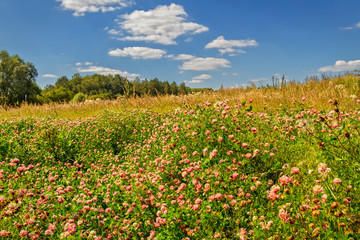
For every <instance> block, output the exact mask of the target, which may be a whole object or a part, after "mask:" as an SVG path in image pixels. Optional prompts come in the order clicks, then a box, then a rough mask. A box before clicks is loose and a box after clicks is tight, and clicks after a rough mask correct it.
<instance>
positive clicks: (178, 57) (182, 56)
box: [172, 54, 195, 61]
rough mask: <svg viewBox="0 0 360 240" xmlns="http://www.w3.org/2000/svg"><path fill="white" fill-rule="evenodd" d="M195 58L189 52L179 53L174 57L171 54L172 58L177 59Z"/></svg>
mask: <svg viewBox="0 0 360 240" xmlns="http://www.w3.org/2000/svg"><path fill="white" fill-rule="evenodd" d="M193 58H195V57H194V56H193V55H190V54H179V55H177V56H176V57H174V56H172V59H174V60H179V61H184V60H190V59H193Z"/></svg>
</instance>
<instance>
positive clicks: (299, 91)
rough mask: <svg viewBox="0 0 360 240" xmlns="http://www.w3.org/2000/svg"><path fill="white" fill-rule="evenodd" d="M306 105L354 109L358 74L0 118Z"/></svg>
mask: <svg viewBox="0 0 360 240" xmlns="http://www.w3.org/2000/svg"><path fill="white" fill-rule="evenodd" d="M303 97H305V99H306V100H305V102H306V104H307V105H310V106H311V107H312V108H316V109H324V110H326V109H330V108H331V107H332V106H331V105H329V104H328V103H327V102H328V100H329V99H336V100H338V101H339V102H340V107H342V108H343V109H350V108H354V107H356V104H357V103H356V100H357V99H360V76H359V74H346V75H344V76H336V77H333V78H332V79H327V80H322V81H319V82H317V81H311V82H308V83H304V84H300V83H291V84H290V85H287V86H284V87H281V88H279V87H278V88H276V87H263V88H255V87H253V88H240V89H223V90H219V91H216V92H207V93H197V94H191V95H186V96H171V95H166V96H156V97H150V96H147V97H141V98H128V99H125V98H121V99H118V100H100V101H86V102H84V103H76V104H75V103H51V104H46V105H33V104H23V105H22V106H21V107H18V108H10V109H5V108H0V118H17V117H58V118H70V119H76V118H84V117H89V116H92V115H95V114H99V113H102V112H104V111H121V110H123V109H134V108H141V109H144V108H150V109H153V110H154V111H159V112H166V111H169V110H172V109H176V108H184V107H187V108H189V107H195V106H196V105H197V104H203V103H204V102H206V101H209V102H212V103H215V102H219V101H220V102H228V103H235V102H240V103H241V102H244V101H247V100H249V99H252V100H253V103H252V106H253V107H254V109H261V108H263V107H264V104H267V105H268V106H269V107H278V106H279V105H280V104H281V105H283V106H291V105H293V103H294V102H295V101H301V99H302V98H303Z"/></svg>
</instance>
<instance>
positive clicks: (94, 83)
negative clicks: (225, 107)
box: [0, 50, 212, 105]
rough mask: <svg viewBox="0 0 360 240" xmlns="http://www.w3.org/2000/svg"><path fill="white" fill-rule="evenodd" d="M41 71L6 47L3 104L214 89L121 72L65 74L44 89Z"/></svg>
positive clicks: (0, 81)
mask: <svg viewBox="0 0 360 240" xmlns="http://www.w3.org/2000/svg"><path fill="white" fill-rule="evenodd" d="M37 76H38V72H37V70H36V68H35V66H34V65H33V64H32V63H30V62H25V61H24V60H23V59H21V58H20V57H19V56H18V55H12V56H10V55H9V53H8V52H7V51H5V50H3V51H1V52H0V104H2V105H19V104H21V103H22V102H24V101H26V102H29V103H39V104H43V103H49V102H70V101H74V102H76V101H83V100H85V99H94V100H95V99H98V98H100V99H115V98H117V97H119V96H123V97H138V96H157V95H166V94H169V95H170V94H171V95H180V94H188V93H192V92H198V91H207V90H212V89H204V88H197V89H191V88H189V87H187V86H186V85H185V83H181V84H179V85H178V84H177V83H176V82H172V83H169V82H168V81H159V79H157V78H154V79H151V80H147V79H144V80H140V79H139V78H136V79H135V80H133V81H130V80H128V79H127V78H126V77H123V76H120V75H106V76H105V75H100V74H93V75H87V76H81V75H80V74H78V73H77V74H75V75H74V76H72V78H71V79H69V78H68V77H66V76H62V77H60V78H58V79H57V81H56V82H55V84H54V85H51V84H50V85H46V86H45V88H44V89H41V88H40V87H39V86H38V85H37V84H36V77H37Z"/></svg>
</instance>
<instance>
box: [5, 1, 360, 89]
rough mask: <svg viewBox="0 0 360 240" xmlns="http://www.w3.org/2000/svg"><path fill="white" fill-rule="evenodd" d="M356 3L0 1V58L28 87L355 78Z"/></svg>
mask: <svg viewBox="0 0 360 240" xmlns="http://www.w3.org/2000/svg"><path fill="white" fill-rule="evenodd" d="M359 10H360V1H358V0H341V1H340V0H338V1H333V0H316V1H314V0H311V1H308V0H292V1H289V0H273V1H268V0H262V1H260V0H252V1H242V0H223V1H219V0H195V1H190V0H174V1H165V0H97V1H94V0H1V1H0V50H1V49H4V50H7V51H8V52H9V53H10V54H18V55H19V56H20V57H22V58H23V59H24V60H25V61H30V62H33V63H34V64H35V67H36V68H37V70H38V72H39V76H38V78H37V83H38V84H39V85H40V86H41V87H44V86H45V85H46V84H54V83H55V82H56V79H57V78H58V77H60V76H64V75H65V76H68V77H69V78H71V77H72V76H73V75H74V74H75V73H80V74H82V75H86V74H94V73H101V74H117V73H119V74H120V75H122V76H127V77H128V78H129V79H134V78H135V77H139V78H140V79H144V78H147V79H153V78H155V77H157V78H158V79H159V80H161V81H169V82H172V81H175V82H177V83H178V84H180V83H181V82H185V83H186V84H187V85H188V86H190V87H212V88H215V89H217V88H219V87H220V86H221V84H222V85H223V86H224V87H235V86H245V85H246V84H248V83H249V82H250V83H251V82H258V83H259V82H260V83H263V84H266V83H267V81H270V79H271V77H272V76H280V75H283V74H284V75H285V76H286V77H287V78H288V79H296V80H298V81H302V80H304V78H305V77H306V76H310V75H316V74H321V73H322V72H328V73H332V74H334V73H337V72H339V71H347V70H354V69H360V14H359Z"/></svg>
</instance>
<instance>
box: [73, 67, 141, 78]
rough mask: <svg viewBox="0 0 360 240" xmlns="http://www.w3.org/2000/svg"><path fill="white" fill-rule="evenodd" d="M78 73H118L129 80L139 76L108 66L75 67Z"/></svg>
mask: <svg viewBox="0 0 360 240" xmlns="http://www.w3.org/2000/svg"><path fill="white" fill-rule="evenodd" d="M76 70H77V71H78V72H80V73H97V74H101V75H116V74H119V75H121V76H123V77H127V78H128V79H129V80H134V79H135V78H136V77H139V76H140V74H136V73H129V72H126V71H120V70H117V69H112V68H108V67H101V66H89V67H87V68H81V67H79V68H77V69H76Z"/></svg>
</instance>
